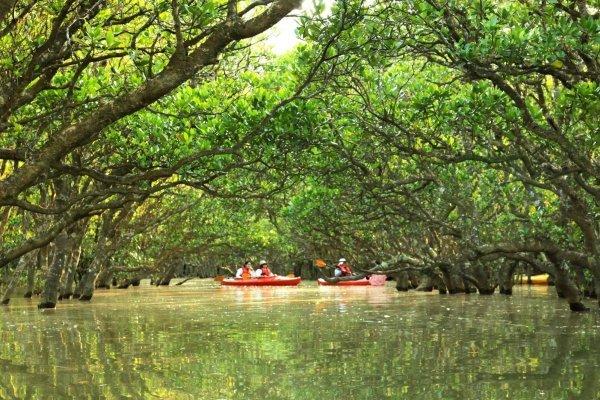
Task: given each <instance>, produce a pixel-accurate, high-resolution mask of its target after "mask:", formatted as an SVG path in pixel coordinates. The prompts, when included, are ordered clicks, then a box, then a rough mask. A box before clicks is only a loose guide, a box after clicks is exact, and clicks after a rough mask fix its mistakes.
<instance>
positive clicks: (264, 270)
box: [260, 265, 273, 276]
mask: <svg viewBox="0 0 600 400" xmlns="http://www.w3.org/2000/svg"><path fill="white" fill-rule="evenodd" d="M260 270H261V271H262V275H261V276H271V275H273V273H272V272H271V270H270V269H269V266H268V265H265V266H263V267H262V268H261V269H260Z"/></svg>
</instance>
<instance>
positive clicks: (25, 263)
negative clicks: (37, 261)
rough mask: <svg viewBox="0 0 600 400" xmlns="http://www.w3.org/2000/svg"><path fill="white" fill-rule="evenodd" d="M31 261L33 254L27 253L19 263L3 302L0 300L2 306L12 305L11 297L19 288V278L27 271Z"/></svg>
mask: <svg viewBox="0 0 600 400" xmlns="http://www.w3.org/2000/svg"><path fill="white" fill-rule="evenodd" d="M31 261H32V260H31V253H27V254H25V255H24V256H21V258H20V259H19V262H18V263H17V267H16V268H15V270H14V271H13V276H12V278H11V279H10V280H9V281H8V284H7V285H6V289H5V290H4V294H3V295H2V300H0V304H2V305H8V303H10V297H11V296H12V294H13V292H14V290H15V288H16V287H17V283H18V282H19V277H20V276H21V273H22V272H23V271H24V270H25V268H26V267H27V266H29V264H30V263H31Z"/></svg>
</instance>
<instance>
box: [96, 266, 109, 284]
mask: <svg viewBox="0 0 600 400" xmlns="http://www.w3.org/2000/svg"><path fill="white" fill-rule="evenodd" d="M112 277H113V271H112V269H111V268H110V267H108V266H105V267H104V268H103V269H102V270H101V271H100V273H98V276H97V277H96V283H95V285H96V289H110V284H111V282H112Z"/></svg>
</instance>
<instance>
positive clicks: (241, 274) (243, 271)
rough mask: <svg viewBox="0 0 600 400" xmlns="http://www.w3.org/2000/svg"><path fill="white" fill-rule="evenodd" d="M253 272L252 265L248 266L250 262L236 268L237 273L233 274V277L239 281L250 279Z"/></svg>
mask: <svg viewBox="0 0 600 400" xmlns="http://www.w3.org/2000/svg"><path fill="white" fill-rule="evenodd" d="M253 271H254V270H253V269H252V264H250V261H246V262H245V263H244V265H242V266H241V267H240V268H238V270H237V272H236V273H235V277H236V278H240V279H250V278H252V274H253Z"/></svg>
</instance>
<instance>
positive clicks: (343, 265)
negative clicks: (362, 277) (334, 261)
mask: <svg viewBox="0 0 600 400" xmlns="http://www.w3.org/2000/svg"><path fill="white" fill-rule="evenodd" d="M338 268H339V269H340V271H342V276H348V275H352V270H351V269H350V266H349V265H348V264H346V263H340V264H338Z"/></svg>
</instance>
